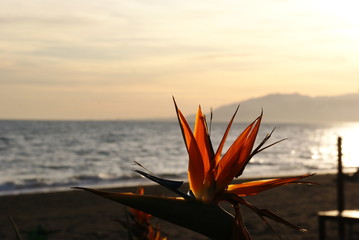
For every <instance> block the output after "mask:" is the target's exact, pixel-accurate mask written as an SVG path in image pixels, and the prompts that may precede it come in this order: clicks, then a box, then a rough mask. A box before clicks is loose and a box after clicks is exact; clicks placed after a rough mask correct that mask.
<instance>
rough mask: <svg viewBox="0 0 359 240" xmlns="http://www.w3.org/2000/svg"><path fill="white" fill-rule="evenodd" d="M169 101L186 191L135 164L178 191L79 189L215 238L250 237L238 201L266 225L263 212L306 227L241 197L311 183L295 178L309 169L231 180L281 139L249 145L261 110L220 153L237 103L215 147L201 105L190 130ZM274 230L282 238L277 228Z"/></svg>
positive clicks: (245, 238)
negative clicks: (184, 156) (183, 154)
mask: <svg viewBox="0 0 359 240" xmlns="http://www.w3.org/2000/svg"><path fill="white" fill-rule="evenodd" d="M173 101H174V105H175V109H176V113H177V117H178V122H179V125H180V128H181V132H182V135H183V139H184V142H185V145H186V149H187V152H188V156H189V163H188V182H189V193H188V194H185V193H182V192H181V191H179V188H180V187H181V185H182V182H179V181H172V180H167V179H163V178H159V177H156V176H154V175H152V174H148V173H145V172H143V171H140V170H136V172H138V173H139V174H141V175H143V176H145V177H147V178H149V179H150V180H152V181H154V182H157V183H159V184H160V185H162V186H164V187H166V188H168V189H170V190H171V191H173V192H175V193H176V194H178V195H179V197H158V196H146V195H137V194H132V193H110V192H104V191H99V190H94V189H88V188H81V189H84V190H87V191H90V192H92V193H95V194H97V195H100V196H102V197H105V198H108V199H111V200H114V201H117V202H120V203H122V204H125V205H127V206H130V207H132V208H136V209H139V210H141V211H144V212H147V213H149V214H151V215H154V216H157V217H159V218H162V219H165V220H168V221H170V222H172V223H175V224H178V225H180V226H183V227H186V228H188V229H191V230H194V231H196V232H199V233H201V234H203V235H205V236H208V237H210V238H213V239H244V240H250V239H251V237H250V234H249V233H248V231H247V229H246V227H245V225H244V222H243V220H242V217H241V214H240V205H243V206H246V207H248V208H249V209H251V210H252V211H254V212H255V213H256V214H257V215H258V216H259V217H260V218H261V219H262V220H263V221H264V222H265V223H266V224H267V225H268V226H269V227H270V225H269V223H268V222H267V220H266V218H269V219H272V220H274V221H276V222H279V223H282V224H284V225H286V226H289V227H291V228H294V229H296V230H298V231H302V232H305V231H306V230H305V229H303V228H300V227H297V226H295V225H293V224H291V223H290V222H288V221H286V220H285V219H283V218H281V217H279V216H277V215H276V214H274V213H273V212H271V211H269V210H267V209H259V208H257V207H255V206H254V205H252V204H250V203H249V202H248V201H246V200H245V199H244V198H243V197H244V196H252V195H256V194H258V193H260V192H262V191H265V190H268V189H272V188H275V187H278V186H282V185H286V184H289V183H305V184H312V183H311V182H304V181H299V180H301V179H302V178H305V177H308V176H310V175H308V174H307V175H301V176H296V177H287V178H276V179H265V180H257V181H250V182H245V183H239V184H231V182H232V180H233V179H234V178H236V177H239V176H240V175H241V174H242V173H243V171H244V169H245V167H246V165H247V164H248V163H249V161H250V159H251V158H252V157H253V156H254V155H255V154H257V153H259V152H261V151H263V150H265V149H266V148H268V147H271V146H273V145H274V144H277V143H278V142H280V141H282V140H280V141H277V142H275V143H273V144H270V145H268V146H265V147H264V144H265V143H266V142H267V141H268V140H269V138H270V137H271V135H272V133H273V131H272V132H271V133H269V134H267V135H266V137H265V138H264V139H263V140H262V141H261V142H260V144H259V145H258V146H257V147H256V148H255V149H254V150H253V146H254V143H255V140H256V137H257V134H258V131H259V127H260V124H261V120H262V115H263V113H261V114H260V116H259V117H257V118H256V119H255V120H254V121H253V122H252V123H251V124H249V125H248V127H247V128H245V130H244V131H243V132H242V133H241V134H240V135H239V136H238V137H237V139H236V140H235V141H234V142H233V143H232V145H231V146H230V147H229V148H228V150H227V151H226V153H225V154H223V155H222V151H223V147H224V144H225V142H226V139H227V136H228V133H229V131H230V128H231V126H232V123H233V121H234V118H235V116H236V114H237V111H238V108H237V109H236V111H235V113H234V114H233V117H232V118H231V120H230V122H229V124H228V127H227V129H226V130H225V133H224V135H223V138H222V140H221V142H220V144H219V147H218V149H217V151H216V152H214V150H213V146H212V143H211V138H210V134H209V131H208V125H207V122H206V118H205V116H204V114H203V113H202V110H201V107H199V108H198V111H197V114H196V119H195V124H194V130H193V131H192V130H191V128H190V126H189V124H188V123H187V120H186V118H185V117H184V115H183V114H182V112H181V111H180V110H179V108H178V106H177V104H176V101H175V99H174V98H173ZM222 201H226V202H229V203H230V204H232V206H233V208H234V216H233V215H231V214H230V213H228V212H226V211H225V210H223V209H222V208H221V207H220V206H219V205H218V203H219V202H222ZM270 228H271V227H270ZM271 229H272V228H271ZM272 230H273V229H272ZM277 236H278V237H279V238H280V236H279V235H278V234H277Z"/></svg>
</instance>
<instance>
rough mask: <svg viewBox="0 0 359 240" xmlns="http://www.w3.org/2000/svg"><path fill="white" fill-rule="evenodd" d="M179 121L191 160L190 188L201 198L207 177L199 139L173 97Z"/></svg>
mask: <svg viewBox="0 0 359 240" xmlns="http://www.w3.org/2000/svg"><path fill="white" fill-rule="evenodd" d="M173 101H174V104H175V108H176V112H177V117H178V122H179V124H180V127H181V131H182V135H183V139H184V142H185V144H186V147H187V151H188V155H189V162H188V181H189V186H190V189H191V190H192V192H193V194H194V195H195V196H196V198H198V199H199V198H201V195H202V191H203V189H202V186H203V181H204V177H205V172H204V164H203V158H202V155H201V151H200V149H199V147H198V144H197V141H196V139H195V137H194V135H193V133H192V130H191V128H190V126H189V125H188V123H187V121H186V118H185V117H184V116H183V114H182V113H181V111H180V110H179V109H178V107H177V104H176V101H175V100H174V99H173Z"/></svg>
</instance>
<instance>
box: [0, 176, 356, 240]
mask: <svg viewBox="0 0 359 240" xmlns="http://www.w3.org/2000/svg"><path fill="white" fill-rule="evenodd" d="M307 180H308V181H313V182H316V183H318V184H320V185H315V186H306V185H297V184H292V185H287V186H282V187H279V188H276V189H273V190H269V191H267V192H263V193H261V194H259V195H257V196H253V197H247V198H246V199H247V200H248V201H249V202H250V203H252V204H253V205H255V206H257V207H258V208H267V209H270V210H272V211H273V212H275V213H276V214H278V215H279V216H281V217H283V218H285V219H286V220H288V221H290V222H292V223H294V224H296V225H298V226H300V227H304V228H307V229H308V232H307V233H300V232H296V231H295V230H292V229H289V228H287V227H285V226H282V225H280V224H278V223H275V222H273V221H269V222H270V223H272V226H273V228H274V229H275V230H276V231H277V232H278V233H280V235H281V236H282V237H283V239H291V240H295V239H306V240H314V239H318V222H317V221H318V219H317V212H318V211H323V210H332V209H335V208H336V198H337V195H336V176H335V175H332V174H326V175H315V176H312V177H310V178H308V179H307ZM136 189H137V187H127V188H119V189H116V190H115V191H119V192H136ZM145 192H146V194H156V195H173V194H172V193H169V192H168V191H167V190H165V189H163V188H162V187H160V186H147V187H145ZM345 205H346V208H347V209H359V181H345ZM242 209H243V210H242V212H243V219H244V221H245V224H246V226H247V228H248V230H249V232H250V233H251V235H252V238H253V239H254V240H264V239H278V238H277V237H276V236H275V235H274V234H273V233H272V231H271V230H270V229H269V228H268V227H267V226H266V224H265V223H264V222H263V221H262V220H261V219H259V218H258V217H257V216H256V215H255V214H254V213H252V212H251V211H249V210H247V209H245V208H242ZM124 210H125V207H124V206H123V205H120V204H118V203H115V202H112V201H110V200H107V199H104V198H101V197H98V196H95V195H93V194H91V193H88V192H84V191H81V190H69V191H66V192H53V193H39V194H23V195H13V196H2V197H0V213H1V214H0V226H1V228H0V239H16V235H15V232H14V229H13V226H12V224H11V220H10V218H9V216H12V217H13V219H14V220H15V222H16V224H17V226H18V228H19V231H20V232H21V235H22V237H23V239H28V238H27V237H28V235H29V234H33V233H34V231H35V230H36V229H40V228H42V229H44V230H45V231H46V232H47V234H48V239H50V240H51V239H62V240H63V239H76V240H82V239H83V240H92V239H108V240H112V239H117V240H118V239H127V233H126V230H125V229H124V228H123V227H122V225H121V224H120V223H119V222H117V221H116V219H122V220H124V219H125V211H124ZM153 224H154V225H155V226H157V227H159V228H161V229H162V230H163V231H164V232H165V233H166V234H167V236H168V239H169V240H170V239H177V240H178V239H207V238H206V237H203V236H201V235H199V234H197V233H194V232H192V231H189V230H186V229H184V228H181V227H179V226H176V225H173V224H171V223H168V222H165V221H162V220H159V219H153ZM327 229H329V233H328V238H327V239H337V235H336V224H334V223H328V224H327ZM353 231H354V232H356V236H355V238H354V239H359V224H357V225H353Z"/></svg>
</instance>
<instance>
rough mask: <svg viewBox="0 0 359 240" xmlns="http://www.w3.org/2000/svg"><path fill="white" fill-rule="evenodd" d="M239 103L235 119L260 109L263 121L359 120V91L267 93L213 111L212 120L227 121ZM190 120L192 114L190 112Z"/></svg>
mask: <svg viewBox="0 0 359 240" xmlns="http://www.w3.org/2000/svg"><path fill="white" fill-rule="evenodd" d="M238 105H240V108H239V112H238V114H237V119H238V120H237V121H241V122H249V121H253V120H254V119H255V118H256V117H257V116H259V115H260V113H261V110H262V109H263V111H264V116H263V120H264V121H265V122H287V123H290V122H296V123H299V122H302V123H313V122H338V121H359V94H347V95H341V96H331V97H309V96H305V95H300V94H270V95H266V96H263V97H259V98H253V99H248V100H246V101H244V102H241V103H234V104H230V105H226V106H222V107H219V108H217V109H214V110H213V121H216V122H220V121H226V122H227V121H229V119H230V118H231V116H232V115H233V113H234V111H235V109H236V107H237V106H238ZM191 118H192V119H193V118H194V116H193V115H192V116H191Z"/></svg>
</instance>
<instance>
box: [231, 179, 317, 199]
mask: <svg viewBox="0 0 359 240" xmlns="http://www.w3.org/2000/svg"><path fill="white" fill-rule="evenodd" d="M308 176H311V175H302V176H297V177H287V178H277V179H265V180H258V181H251V182H245V183H240V184H231V185H229V186H228V189H227V192H229V193H234V194H236V195H238V196H240V197H244V196H251V195H255V194H257V193H260V192H263V191H265V190H268V189H271V188H275V187H279V186H282V185H286V184H289V183H301V182H295V181H297V180H299V179H302V178H305V177H308Z"/></svg>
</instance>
